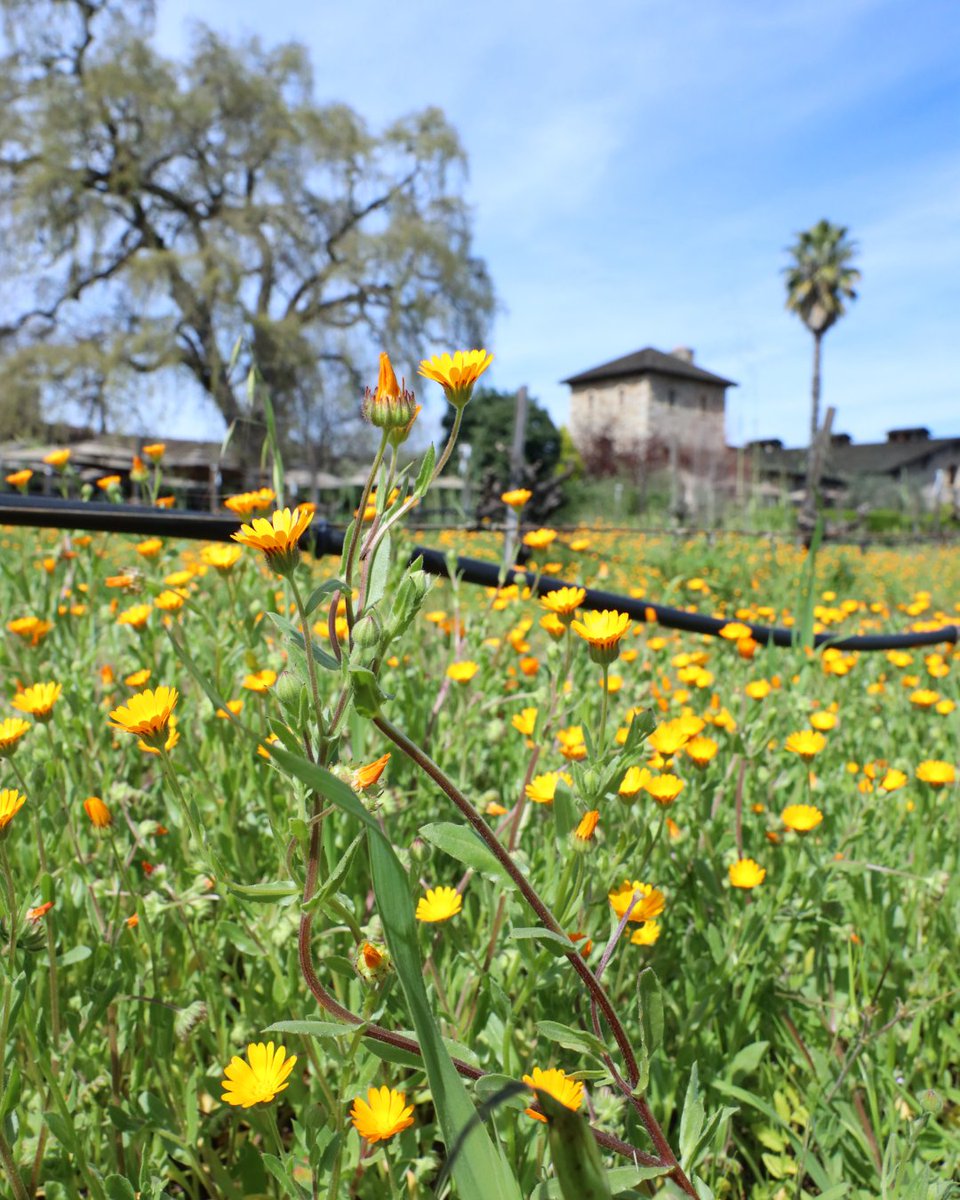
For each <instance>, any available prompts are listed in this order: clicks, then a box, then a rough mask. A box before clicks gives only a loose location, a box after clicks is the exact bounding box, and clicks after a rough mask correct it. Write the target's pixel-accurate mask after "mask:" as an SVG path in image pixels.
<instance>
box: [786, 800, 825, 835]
mask: <svg viewBox="0 0 960 1200" xmlns="http://www.w3.org/2000/svg"><path fill="white" fill-rule="evenodd" d="M780 820H781V821H782V822H783V823H784V825H786V827H787V828H788V829H792V830H793V831H794V833H809V831H810V830H811V829H816V827H817V826H818V825H819V824H820V822H821V821H822V820H823V813H822V812H821V811H820V809H819V808H815V807H814V806H813V805H812V804H788V805H787V807H786V808H785V809H784V810H783V812H782V813H781V814H780Z"/></svg>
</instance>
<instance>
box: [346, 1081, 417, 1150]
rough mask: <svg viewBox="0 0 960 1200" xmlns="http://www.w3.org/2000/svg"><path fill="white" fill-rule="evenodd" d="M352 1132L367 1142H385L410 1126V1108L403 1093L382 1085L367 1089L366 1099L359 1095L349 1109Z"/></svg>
mask: <svg viewBox="0 0 960 1200" xmlns="http://www.w3.org/2000/svg"><path fill="white" fill-rule="evenodd" d="M350 1120H351V1122H352V1124H353V1127H354V1129H355V1130H356V1131H357V1133H359V1134H360V1136H361V1137H362V1138H366V1140H367V1141H368V1142H371V1143H372V1142H385V1141H386V1140H387V1138H392V1137H393V1135H394V1134H396V1133H400V1132H401V1131H402V1130H404V1129H409V1128H410V1126H411V1125H412V1124H413V1105H412V1104H407V1096H406V1093H405V1092H397V1091H395V1090H394V1089H393V1088H388V1087H386V1086H383V1087H381V1088H370V1089H369V1090H368V1091H367V1098H366V1100H363V1099H361V1097H360V1096H357V1098H356V1099H355V1100H354V1102H353V1107H352V1108H351V1109H350Z"/></svg>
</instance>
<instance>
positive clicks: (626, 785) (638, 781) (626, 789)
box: [617, 767, 653, 798]
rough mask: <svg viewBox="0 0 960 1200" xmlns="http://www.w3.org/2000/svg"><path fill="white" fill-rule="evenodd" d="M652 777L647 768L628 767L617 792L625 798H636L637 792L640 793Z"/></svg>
mask: <svg viewBox="0 0 960 1200" xmlns="http://www.w3.org/2000/svg"><path fill="white" fill-rule="evenodd" d="M652 778H653V776H652V775H651V773H650V769H649V768H648V767H628V768H627V773H626V775H624V777H623V781H622V783H621V784H620V787H619V788H618V789H617V792H618V794H619V795H621V796H625V797H627V798H629V797H631V796H636V794H637V793H638V792H639V791H642V790H643V789H644V788H645V787H646V786H647V784H648V783H649V782H650V780H651V779H652Z"/></svg>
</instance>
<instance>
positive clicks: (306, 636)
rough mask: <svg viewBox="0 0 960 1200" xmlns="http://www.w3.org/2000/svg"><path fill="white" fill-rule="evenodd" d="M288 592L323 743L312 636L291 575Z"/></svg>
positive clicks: (294, 580)
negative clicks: (291, 593) (292, 605)
mask: <svg viewBox="0 0 960 1200" xmlns="http://www.w3.org/2000/svg"><path fill="white" fill-rule="evenodd" d="M289 579H290V590H291V591H292V592H293V602H294V604H296V606H297V617H298V619H299V621H300V632H301V633H302V634H303V648H304V651H305V653H306V656H307V675H308V676H309V677H310V691H311V693H312V695H313V711H314V714H315V715H316V718H317V731H318V733H319V740H320V743H321V744H322V743H323V735H324V727H323V705H322V704H321V703H320V685H319V684H318V682H317V663H316V660H315V658H314V655H313V635H312V633H311V631H310V624H309V621H308V620H307V609H306V606H305V605H304V603H303V596H302V595H301V594H300V588H299V586H298V584H297V581H296V579H295V578H294V576H293V575H292V574H291V575H290V576H289Z"/></svg>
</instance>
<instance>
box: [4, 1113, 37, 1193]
mask: <svg viewBox="0 0 960 1200" xmlns="http://www.w3.org/2000/svg"><path fill="white" fill-rule="evenodd" d="M0 1162H2V1163H3V1170H4V1173H5V1174H6V1176H7V1178H8V1179H9V1180H10V1187H11V1188H12V1189H13V1194H14V1196H15V1197H16V1200H30V1197H29V1195H28V1194H27V1189H26V1188H25V1187H24V1184H23V1180H22V1179H21V1178H20V1172H19V1171H18V1170H17V1164H16V1163H15V1162H14V1160H13V1150H12V1149H11V1147H10V1143H9V1142H8V1141H7V1139H6V1137H5V1136H4V1133H3V1130H2V1129H0Z"/></svg>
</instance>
